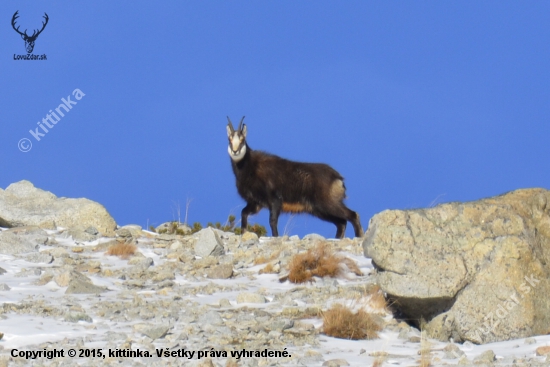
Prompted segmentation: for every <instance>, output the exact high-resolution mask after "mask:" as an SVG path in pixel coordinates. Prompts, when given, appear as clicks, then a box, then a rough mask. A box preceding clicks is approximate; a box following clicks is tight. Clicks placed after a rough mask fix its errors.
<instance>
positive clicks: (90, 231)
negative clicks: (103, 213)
mask: <svg viewBox="0 0 550 367" xmlns="http://www.w3.org/2000/svg"><path fill="white" fill-rule="evenodd" d="M84 232H86V233H88V234H91V235H92V236H97V235H98V234H99V231H98V230H97V228H96V227H94V226H89V227H88V228H86V229H85V230H84Z"/></svg>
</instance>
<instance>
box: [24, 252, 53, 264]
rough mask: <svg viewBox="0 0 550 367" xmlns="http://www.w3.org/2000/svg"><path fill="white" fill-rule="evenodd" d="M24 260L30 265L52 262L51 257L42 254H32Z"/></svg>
mask: <svg viewBox="0 0 550 367" xmlns="http://www.w3.org/2000/svg"><path fill="white" fill-rule="evenodd" d="M25 260H26V261H28V262H31V263H46V264H49V263H51V262H52V261H53V256H52V255H50V254H47V253H44V252H39V253H32V254H28V255H27V256H25Z"/></svg>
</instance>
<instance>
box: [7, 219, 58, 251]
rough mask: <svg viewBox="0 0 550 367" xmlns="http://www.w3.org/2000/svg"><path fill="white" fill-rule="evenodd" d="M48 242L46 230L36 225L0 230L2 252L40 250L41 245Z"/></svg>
mask: <svg viewBox="0 0 550 367" xmlns="http://www.w3.org/2000/svg"><path fill="white" fill-rule="evenodd" d="M47 242H48V235H47V233H46V232H45V231H43V230H42V229H40V228H39V227H36V226H25V227H19V228H12V229H8V230H6V231H2V232H0V254H4V255H16V254H22V253H27V252H36V251H38V248H39V245H42V244H45V243H47Z"/></svg>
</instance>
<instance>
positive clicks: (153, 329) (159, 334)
mask: <svg viewBox="0 0 550 367" xmlns="http://www.w3.org/2000/svg"><path fill="white" fill-rule="evenodd" d="M134 330H136V331H137V332H140V333H142V334H143V335H146V336H148V337H149V338H151V339H153V340H157V339H161V338H163V337H164V336H166V334H167V333H168V331H169V330H170V327H169V326H167V325H149V324H137V325H134Z"/></svg>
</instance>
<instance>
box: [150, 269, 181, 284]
mask: <svg viewBox="0 0 550 367" xmlns="http://www.w3.org/2000/svg"><path fill="white" fill-rule="evenodd" d="M174 279H176V275H175V274H174V272H173V271H168V270H164V271H161V272H160V273H158V274H156V275H155V276H154V277H153V278H152V279H151V280H152V281H153V282H155V283H156V282H163V281H165V280H174Z"/></svg>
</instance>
